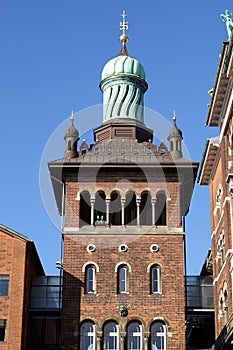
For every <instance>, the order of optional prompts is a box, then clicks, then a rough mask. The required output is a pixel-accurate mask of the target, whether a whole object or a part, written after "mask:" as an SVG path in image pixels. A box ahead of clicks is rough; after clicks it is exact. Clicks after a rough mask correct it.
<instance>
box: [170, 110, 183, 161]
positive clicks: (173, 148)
mask: <svg viewBox="0 0 233 350" xmlns="http://www.w3.org/2000/svg"><path fill="white" fill-rule="evenodd" d="M172 120H173V123H174V124H173V126H172V128H171V129H170V130H169V133H168V138H167V139H168V141H169V143H170V153H171V155H172V157H173V158H176V159H177V158H181V157H182V147H181V143H182V139H183V136H182V131H181V130H180V129H179V128H178V127H177V125H176V112H175V111H174V112H173V118H172Z"/></svg>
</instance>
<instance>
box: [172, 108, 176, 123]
mask: <svg viewBox="0 0 233 350" xmlns="http://www.w3.org/2000/svg"><path fill="white" fill-rule="evenodd" d="M172 120H173V122H174V125H175V126H176V111H175V110H174V111H173V118H172Z"/></svg>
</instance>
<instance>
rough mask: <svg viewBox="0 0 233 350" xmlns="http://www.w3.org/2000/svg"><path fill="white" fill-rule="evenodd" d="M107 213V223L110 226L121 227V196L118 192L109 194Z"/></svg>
mask: <svg viewBox="0 0 233 350" xmlns="http://www.w3.org/2000/svg"><path fill="white" fill-rule="evenodd" d="M109 213H110V220H109V223H110V224H111V225H121V217H122V215H121V195H120V193H119V192H118V191H113V192H112V193H111V197H110V206H109Z"/></svg>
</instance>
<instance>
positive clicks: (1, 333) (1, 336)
mask: <svg viewBox="0 0 233 350" xmlns="http://www.w3.org/2000/svg"><path fill="white" fill-rule="evenodd" d="M5 341H6V320H0V342H5Z"/></svg>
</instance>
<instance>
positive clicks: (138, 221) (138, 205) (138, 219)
mask: <svg viewBox="0 0 233 350" xmlns="http://www.w3.org/2000/svg"><path fill="white" fill-rule="evenodd" d="M140 202H141V199H137V200H136V205H137V226H140Z"/></svg>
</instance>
